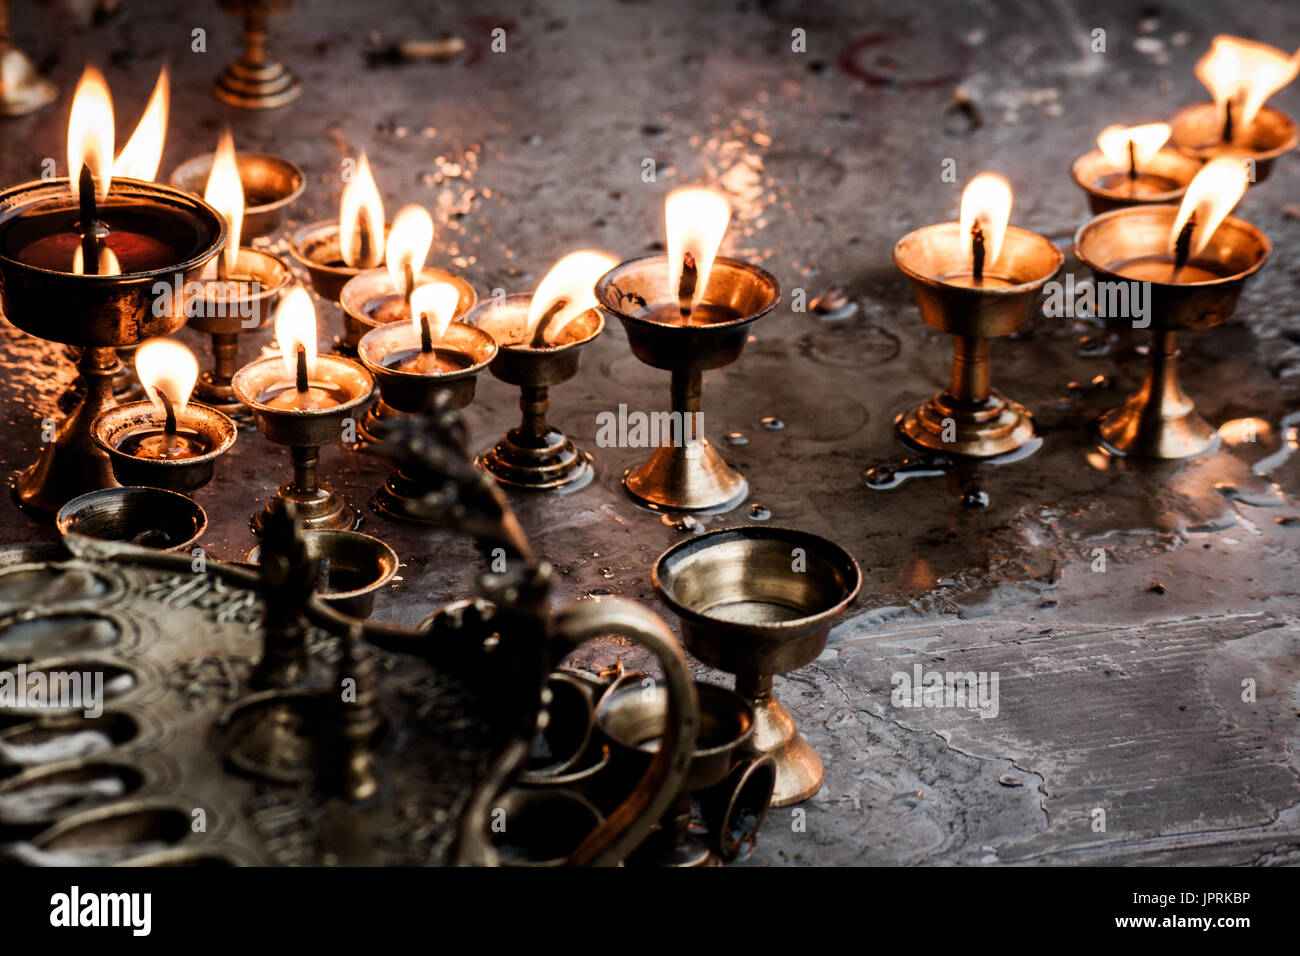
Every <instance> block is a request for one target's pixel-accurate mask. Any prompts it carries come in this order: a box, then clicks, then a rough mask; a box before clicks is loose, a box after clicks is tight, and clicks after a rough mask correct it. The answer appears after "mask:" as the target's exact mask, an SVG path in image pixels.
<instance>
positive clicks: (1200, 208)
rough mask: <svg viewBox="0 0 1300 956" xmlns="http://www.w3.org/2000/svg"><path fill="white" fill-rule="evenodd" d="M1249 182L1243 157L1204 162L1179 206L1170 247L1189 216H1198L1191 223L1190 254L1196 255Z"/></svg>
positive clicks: (1173, 246)
mask: <svg viewBox="0 0 1300 956" xmlns="http://www.w3.org/2000/svg"><path fill="white" fill-rule="evenodd" d="M1249 185H1250V173H1249V171H1248V170H1247V168H1246V164H1245V163H1244V162H1242V160H1241V159H1240V158H1233V157H1231V156H1220V157H1219V158H1218V159H1212V160H1210V162H1208V163H1206V164H1205V167H1204V168H1203V169H1202V170H1201V171H1200V172H1199V173H1197V174H1196V178H1195V179H1193V180H1192V181H1191V184H1190V185H1188V187H1187V193H1186V195H1184V196H1183V204H1182V205H1181V206H1179V207H1178V216H1177V217H1176V218H1175V219H1174V228H1173V230H1172V231H1171V232H1170V233H1169V249H1170V251H1171V252H1174V251H1175V250H1176V246H1177V243H1178V238H1179V234H1180V233H1181V232H1182V231H1183V227H1184V226H1185V225H1186V224H1187V220H1188V219H1189V218H1191V217H1192V215H1193V214H1195V216H1196V222H1195V223H1194V224H1193V226H1192V235H1191V244H1190V246H1189V249H1190V254H1191V255H1193V256H1195V255H1198V254H1199V253H1200V252H1201V251H1203V250H1204V249H1205V247H1206V246H1208V245H1209V244H1210V239H1211V238H1212V237H1213V236H1214V230H1216V229H1218V228H1219V225H1220V223H1222V222H1223V220H1224V219H1226V218H1227V217H1228V213H1230V212H1232V209H1233V207H1234V206H1236V205H1237V203H1238V202H1239V201H1240V199H1241V197H1242V196H1243V195H1245V193H1246V187H1247V186H1249Z"/></svg>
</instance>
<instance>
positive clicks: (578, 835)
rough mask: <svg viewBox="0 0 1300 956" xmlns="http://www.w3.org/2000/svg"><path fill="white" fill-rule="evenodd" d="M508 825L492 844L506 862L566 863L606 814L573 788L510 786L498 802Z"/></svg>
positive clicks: (499, 857) (526, 864) (514, 864)
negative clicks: (539, 788)
mask: <svg viewBox="0 0 1300 956" xmlns="http://www.w3.org/2000/svg"><path fill="white" fill-rule="evenodd" d="M498 809H500V810H501V811H502V812H503V814H504V817H503V819H504V821H505V829H504V830H495V831H494V832H493V834H492V845H493V848H494V849H495V850H496V854H497V857H498V859H499V860H500V862H501V865H502V866H563V865H564V864H565V862H566V861H567V860H568V858H569V857H570V855H572V853H573V851H574V850H576V849H577V848H578V845H579V844H581V843H582V841H583V840H584V839H586V837H587V834H589V833H592V832H593V831H595V830H596V829H597V828H598V827H600V826H601V825H603V824H604V822H605V816H604V814H602V813H601V812H600V811H599V810H598V809H596V807H595V806H593V805H592V803H591V802H590V801H589V800H587V798H586V797H583V796H581V795H580V794H577V793H574V792H573V791H571V790H563V789H558V788H557V789H546V790H525V789H519V790H509V791H507V792H506V793H505V794H504V795H503V796H502V797H501V800H500V801H499V803H498Z"/></svg>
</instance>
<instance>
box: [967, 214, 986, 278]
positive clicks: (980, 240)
mask: <svg viewBox="0 0 1300 956" xmlns="http://www.w3.org/2000/svg"><path fill="white" fill-rule="evenodd" d="M970 242H971V253H970V257H971V270H970V271H971V275H972V276H973V277H974V279H975V281H976V282H977V283H980V282H983V281H984V230H983V229H981V228H980V222H979V220H978V219H976V220H975V221H974V222H973V223H971V227H970Z"/></svg>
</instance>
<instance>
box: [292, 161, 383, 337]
mask: <svg viewBox="0 0 1300 956" xmlns="http://www.w3.org/2000/svg"><path fill="white" fill-rule="evenodd" d="M387 234H388V227H387V226H386V225H385V222H384V201H383V199H382V197H380V195H379V187H378V186H377V185H375V177H374V174H373V173H372V172H371V171H370V160H369V159H368V158H367V157H366V154H365V153H364V152H363V153H362V154H361V157H360V159H358V160H357V166H356V169H355V170H353V173H352V178H351V179H349V180H348V181H347V183H346V184H345V185H344V186H343V198H342V201H341V202H340V204H339V218H338V221H337V222H334V221H331V220H325V221H324V222H316V223H312V224H311V225H309V226H303V227H302V228H301V229H299V230H298V231H297V232H295V233H294V234H293V238H292V239H291V240H290V242H289V254H290V255H291V256H293V258H294V259H295V260H296V261H297V262H298V264H299V265H300V266H302V267H303V268H304V269H306V270H307V275H308V276H309V277H310V278H311V288H312V291H313V292H315V293H316V294H317V295H318V296H320V297H321V298H322V299H326V300H328V301H330V302H333V303H334V304H335V305H338V301H339V296H340V295H342V294H343V286H344V285H346V284H347V281H348V280H349V279H351V278H352V277H353V276H355V275H358V274H359V273H361V272H363V271H365V270H366V269H375V268H378V267H379V266H382V265H383V264H384V244H385V241H386V237H387ZM356 338H360V335H357V336H356ZM355 349H356V342H355V341H354V342H353V343H352V346H351V350H353V351H355Z"/></svg>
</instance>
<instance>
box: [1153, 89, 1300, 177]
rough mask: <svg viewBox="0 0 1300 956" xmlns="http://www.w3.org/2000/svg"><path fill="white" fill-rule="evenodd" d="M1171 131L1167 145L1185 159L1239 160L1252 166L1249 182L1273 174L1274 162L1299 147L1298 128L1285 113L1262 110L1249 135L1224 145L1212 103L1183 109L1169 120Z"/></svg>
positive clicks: (1251, 126)
mask: <svg viewBox="0 0 1300 956" xmlns="http://www.w3.org/2000/svg"><path fill="white" fill-rule="evenodd" d="M1169 125H1170V126H1171V127H1173V132H1172V133H1171V134H1170V137H1169V142H1170V143H1171V144H1172V145H1173V147H1174V148H1175V149H1177V150H1179V151H1180V152H1181V153H1182V154H1183V155H1184V156H1189V157H1191V158H1192V159H1195V160H1197V161H1199V162H1202V163H1205V162H1209V161H1210V160H1211V159H1215V158H1216V157H1219V156H1240V157H1241V158H1242V159H1243V160H1250V161H1252V163H1253V164H1254V173H1255V175H1254V177H1253V178H1252V179H1251V182H1255V183H1262V182H1263V181H1264V180H1266V179H1268V175H1269V173H1270V172H1272V171H1273V162H1274V161H1275V160H1276V159H1277V158H1278V157H1279V156H1282V155H1284V154H1286V153H1289V152H1291V151H1292V150H1294V149H1295V148H1296V146H1297V145H1300V127H1297V126H1296V121H1295V120H1293V119H1292V118H1291V117H1290V116H1288V115H1287V114H1286V113H1284V112H1282V111H1281V110H1279V109H1276V108H1274V107H1272V106H1264V107H1261V108H1260V111H1259V112H1258V113H1256V114H1255V120H1254V122H1253V123H1251V124H1250V131H1249V134H1248V135H1247V136H1246V137H1244V138H1242V137H1241V136H1240V134H1238V138H1236V139H1234V140H1233V141H1232V142H1231V143H1225V142H1224V141H1223V118H1222V114H1221V113H1220V112H1219V108H1218V107H1217V106H1216V105H1215V104H1214V103H1193V104H1192V105H1191V106H1184V107H1183V108H1182V109H1180V110H1179V111H1178V112H1177V113H1175V114H1174V115H1173V118H1171V119H1170V120H1169Z"/></svg>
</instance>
